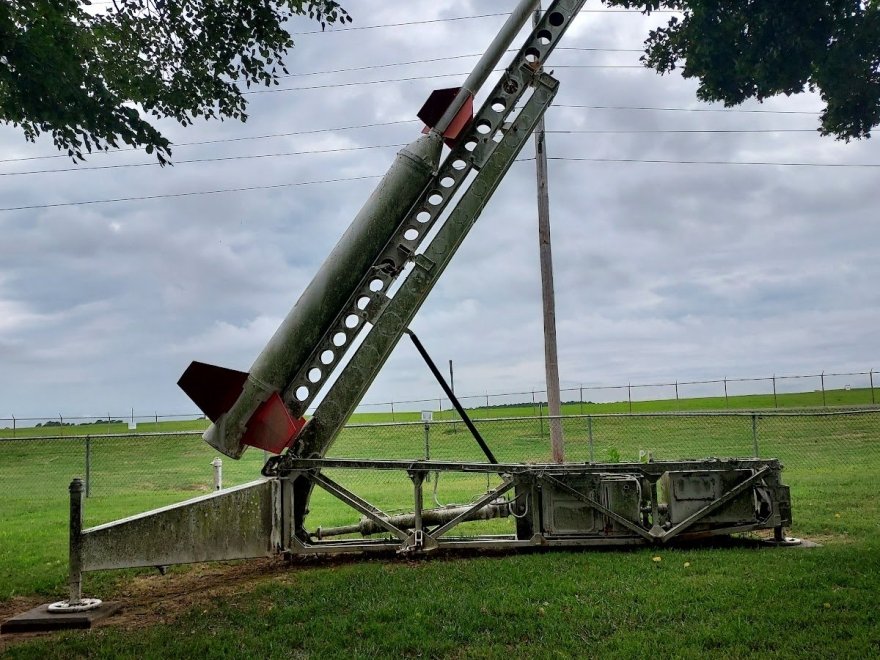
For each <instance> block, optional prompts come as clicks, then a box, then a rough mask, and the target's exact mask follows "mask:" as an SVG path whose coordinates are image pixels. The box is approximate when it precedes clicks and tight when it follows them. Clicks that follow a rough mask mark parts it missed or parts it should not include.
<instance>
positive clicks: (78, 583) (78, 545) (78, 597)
mask: <svg viewBox="0 0 880 660" xmlns="http://www.w3.org/2000/svg"><path fill="white" fill-rule="evenodd" d="M68 490H69V491H70V555H69V568H68V570H69V571H70V582H69V585H70V600H68V601H67V602H68V604H69V605H79V604H80V603H82V526H83V483H82V481H81V480H80V479H79V477H77V478H75V479H74V480H73V481H71V482H70V488H69V489H68Z"/></svg>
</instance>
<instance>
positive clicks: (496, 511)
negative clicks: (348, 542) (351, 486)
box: [315, 502, 510, 539]
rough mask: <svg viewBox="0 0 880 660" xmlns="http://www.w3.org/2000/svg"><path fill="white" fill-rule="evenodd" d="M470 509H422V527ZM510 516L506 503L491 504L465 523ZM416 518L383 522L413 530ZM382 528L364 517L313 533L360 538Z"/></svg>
mask: <svg viewBox="0 0 880 660" xmlns="http://www.w3.org/2000/svg"><path fill="white" fill-rule="evenodd" d="M468 509H470V506H469V505H461V506H448V507H443V508H440V509H423V510H422V516H421V518H422V525H445V524H446V523H448V522H449V521H450V520H454V519H455V518H457V517H458V516H460V515H461V514H462V513H466V512H467V510H468ZM509 515H510V507H509V506H508V503H507V502H493V503H492V504H489V505H487V506H484V507H483V508H481V509H477V510H476V511H474V512H473V513H472V514H471V515H469V516H468V517H467V518H466V519H465V521H472V520H492V519H494V518H506V517H507V516H509ZM415 518H416V516H415V514H413V513H401V514H398V515H394V516H387V517H383V520H386V521H387V522H389V523H391V524H392V525H394V526H395V527H398V528H400V529H407V528H410V529H412V528H414V527H415V525H416V519H415ZM385 531H387V530H385V528H384V527H382V526H380V525H378V524H376V523H375V522H373V521H372V520H370V519H369V518H367V517H366V516H364V517H362V518H361V519H360V522H358V523H357V524H354V525H343V526H341V527H328V528H327V529H322V528H321V527H319V528H318V529H317V531H316V532H315V535H316V536H317V537H318V539H325V538H331V537H334V536H344V535H345V534H361V535H362V536H371V535H373V534H381V533H383V532H385Z"/></svg>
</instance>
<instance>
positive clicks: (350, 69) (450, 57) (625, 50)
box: [278, 47, 645, 78]
mask: <svg viewBox="0 0 880 660" xmlns="http://www.w3.org/2000/svg"><path fill="white" fill-rule="evenodd" d="M556 50H557V51H560V50H567V51H576V52H601V53H641V52H643V51H642V50H641V49H636V48H587V47H570V48H556ZM507 52H508V53H516V52H519V49H517V48H510V49H508V50H507ZM481 55H482V53H470V54H467V55H446V56H444V57H431V58H428V59H423V60H410V61H409V62H388V63H385V64H368V65H364V66H355V67H346V68H342V69H328V70H326V71H301V72H300V71H298V72H296V73H286V74H284V75H280V76H278V77H279V78H300V77H304V76H324V75H331V74H336V73H352V72H355V71H371V70H373V69H389V68H392V67H397V66H413V65H416V64H436V63H437V62H451V61H452V60H465V59H469V58H474V57H480V56H481ZM630 66H632V67H634V68H640V69H641V68H645V67H644V66H643V65H641V64H639V65H630ZM556 68H559V67H556ZM563 68H570V67H563Z"/></svg>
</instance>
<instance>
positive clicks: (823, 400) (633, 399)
mask: <svg viewBox="0 0 880 660" xmlns="http://www.w3.org/2000/svg"><path fill="white" fill-rule="evenodd" d="M560 396H561V399H562V402H563V406H562V413H563V414H565V415H585V414H591V413H636V412H654V411H660V410H662V411H675V412H685V411H689V410H728V409H743V408H745V409H752V408H755V409H758V408H760V409H802V408H840V407H863V406H876V405H878V404H880V374H878V373H877V372H875V371H874V370H869V371H854V372H829V373H825V372H822V373H818V374H806V375H796V376H764V377H757V378H716V379H713V380H690V381H675V382H671V381H670V382H665V383H647V384H646V383H627V384H623V385H587V384H583V385H577V386H569V387H564V388H562V389H561V390H560ZM457 398H458V399H459V400H460V401H461V403H462V405H463V406H464V407H465V408H467V409H468V410H469V414H470V415H471V416H472V417H476V418H483V419H486V418H495V417H512V416H520V415H524V416H534V417H541V416H546V415H547V392H546V390H543V389H532V390H521V391H518V392H505V393H490V392H485V393H480V394H474V393H465V394H462V395H459V396H458V397H457ZM596 408H598V409H596ZM424 410H430V411H432V412H433V413H434V415H435V416H436V417H437V418H444V419H450V420H451V419H453V418H454V416H455V411H454V410H453V406H452V403H451V402H450V401H449V399H447V398H446V397H445V396H436V397H431V398H420V399H410V400H405V401H383V402H379V403H370V402H367V403H361V404H360V405H359V406H358V408H357V411H356V412H355V416H354V419H355V420H357V419H358V418H359V416H361V415H364V416H368V417H367V419H370V418H372V419H375V417H376V416H377V415H381V416H382V418H384V419H387V420H389V421H391V422H406V421H415V420H417V419H418V418H419V415H420V413H421V412H422V411H424ZM0 412H2V411H0ZM309 412H311V410H310V411H309ZM361 419H363V418H361ZM364 421H367V420H364ZM208 424H209V422H208V420H206V419H205V416H204V415H203V414H202V413H199V412H191V413H183V414H173V415H169V414H161V413H159V412H147V413H145V412H143V411H135V409H133V408H132V409H131V410H129V411H127V412H126V413H125V414H124V415H112V414H110V413H108V414H107V415H106V417H105V416H103V413H99V414H98V416H78V417H73V416H64V415H60V414H59V415H56V416H47V417H17V416H15V415H12V414H9V413H5V412H3V414H0V438H5V437H20V436H32V435H41V436H45V437H50V436H55V435H63V436H71V435H72V436H77V435H84V434H85V433H97V434H122V433H136V434H137V433H150V432H160V431H163V430H169V427H171V428H174V430H179V431H196V430H198V431H204V430H205V428H207V426H208Z"/></svg>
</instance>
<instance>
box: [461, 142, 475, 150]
mask: <svg viewBox="0 0 880 660" xmlns="http://www.w3.org/2000/svg"><path fill="white" fill-rule="evenodd" d="M464 148H465V149H467V150H468V151H473V150H474V149H476V148H477V143H476V141H475V140H468V141H467V142H465V143H464Z"/></svg>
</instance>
